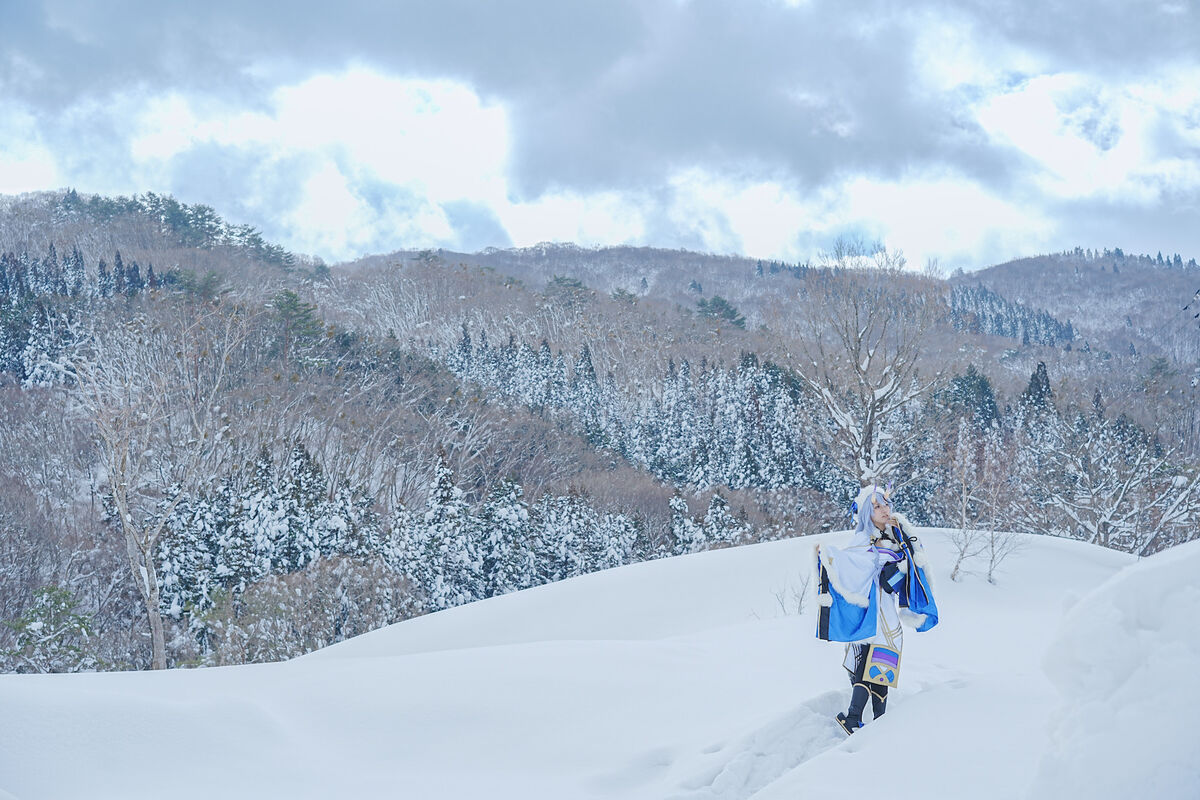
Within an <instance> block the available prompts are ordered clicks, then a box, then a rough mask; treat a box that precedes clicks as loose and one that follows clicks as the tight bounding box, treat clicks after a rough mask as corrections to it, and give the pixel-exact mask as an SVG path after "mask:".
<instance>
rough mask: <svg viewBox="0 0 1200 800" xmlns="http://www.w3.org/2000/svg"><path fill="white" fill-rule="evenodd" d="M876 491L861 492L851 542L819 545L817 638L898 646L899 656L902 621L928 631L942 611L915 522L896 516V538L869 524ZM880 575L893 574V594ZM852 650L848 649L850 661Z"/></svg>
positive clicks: (891, 584) (901, 641) (889, 575)
mask: <svg viewBox="0 0 1200 800" xmlns="http://www.w3.org/2000/svg"><path fill="white" fill-rule="evenodd" d="M876 491H877V490H876V489H875V487H871V488H870V489H865V490H864V491H863V493H861V494H860V496H859V500H858V501H857V503H856V505H855V507H854V511H855V512H856V516H857V520H856V522H857V523H858V524H857V526H856V530H855V533H854V538H853V539H852V540H851V543H850V545H849V546H847V547H844V548H839V547H834V546H832V545H822V546H818V547H817V551H816V556H817V574H818V577H819V585H818V597H817V602H818V617H817V637H818V638H820V639H824V640H826V641H831V642H849V643H860V644H877V645H883V646H885V647H888V648H890V649H892V650H895V652H896V654H897V658H898V656H899V653H900V651H901V648H902V647H903V634H902V628H901V625H900V622H901V621H903V622H905V623H906V624H908V625H911V626H912V627H914V628H916V630H917V631H918V632H924V631H927V630H929V629H931V628H932V627H933V626H935V625H937V623H938V610H937V604H936V603H935V602H934V599H933V587H932V584H931V580H930V576H929V574H928V572H927V566H928V562H927V559H926V557H925V550H924V548H923V547H922V546H921V543H920V542H919V541H917V540H915V539H913V538H912V537H911V536H910V535H909V530H912V526H911V524H910V523H909V522H908V520H906V519H905V518H904V517H903V515H901V514H893V516H894V517H895V518H896V521H897V522H898V523H899V524H898V525H894V526H892V529H891V531H890V532H889V533H890V538H891V540H892V541H889V540H888V538H880V532H879V531H878V530H876V529H875V527H874V526H873V525H872V524H871V523H870V513H871V498H872V496H873V495H874V494H875V493H876ZM880 494H881V493H880ZM864 522H865V523H866V524H864ZM889 564H895V565H896V570H895V571H893V570H890V569H888V570H886V571H885V568H887V566H888V565H889ZM881 573H884V574H885V575H887V576H888V577H886V578H885V580H886V581H887V583H888V586H889V587H890V588H892V589H893V591H892V592H891V593H888V592H886V591H884V590H883V589H882V588H881V586H880V574H881ZM851 650H852V649H851V648H848V649H847V661H848V662H849V661H850V660H851V659H852V655H851Z"/></svg>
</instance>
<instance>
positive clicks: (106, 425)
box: [64, 300, 245, 669]
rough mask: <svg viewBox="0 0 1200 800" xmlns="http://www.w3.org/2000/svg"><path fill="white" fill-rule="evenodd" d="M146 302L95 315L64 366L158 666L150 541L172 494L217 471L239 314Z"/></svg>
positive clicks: (156, 592) (161, 656)
mask: <svg viewBox="0 0 1200 800" xmlns="http://www.w3.org/2000/svg"><path fill="white" fill-rule="evenodd" d="M147 302H148V305H147V307H146V308H145V310H144V312H143V313H140V314H138V315H137V316H135V317H132V318H130V319H126V320H120V319H102V320H99V321H98V322H97V323H96V324H95V325H94V327H93V328H92V331H91V335H90V336H88V337H87V338H86V339H85V342H84V344H83V345H82V346H81V347H80V348H79V349H78V350H77V351H75V352H74V353H73V354H72V355H71V356H70V357H69V360H68V361H67V363H66V364H65V365H64V366H65V367H66V369H67V370H68V372H69V373H70V374H71V375H72V376H73V379H74V389H73V396H74V399H75V401H76V409H77V411H78V412H79V413H80V414H81V415H82V416H83V417H84V418H86V419H87V420H88V421H89V422H91V423H92V425H93V426H94V430H95V434H96V439H97V442H98V444H99V449H100V460H101V464H102V466H103V469H104V471H105V475H104V480H105V483H106V489H107V492H106V494H107V497H106V500H107V501H108V502H109V503H111V512H112V515H113V517H115V522H116V524H117V526H118V527H119V528H120V530H121V533H122V535H123V537H124V541H125V549H126V557H127V560H128V564H129V569H130V571H131V573H132V576H133V579H134V583H135V584H136V585H137V588H138V591H139V593H140V594H141V597H142V600H143V602H144V603H145V606H146V615H147V618H148V620H149V625H150V634H151V646H152V650H153V652H152V657H151V666H152V668H154V669H165V668H166V648H165V643H164V635H163V622H162V616H161V614H160V611H159V600H160V587H159V581H158V575H157V569H156V547H157V544H158V541H159V538H160V537H161V535H162V533H163V531H164V529H165V527H166V525H167V522H168V520H169V519H170V517H171V514H172V512H173V511H174V510H175V508H176V506H177V505H178V503H179V502H180V501H181V500H182V499H183V498H184V497H185V496H186V494H187V493H189V492H191V491H194V490H195V487H196V485H197V483H198V481H199V480H200V479H201V477H202V476H204V475H205V474H214V473H215V469H216V464H215V461H216V459H217V456H218V455H219V454H220V452H221V450H222V449H223V447H224V446H225V442H226V439H227V437H228V436H229V409H227V408H223V407H222V402H223V399H224V394H225V392H226V390H227V389H228V385H229V377H230V367H231V365H232V364H233V363H234V357H235V354H236V351H237V350H238V348H239V346H240V345H241V343H242V340H243V338H244V329H245V317H244V315H243V314H242V313H241V311H240V310H238V309H236V308H225V307H219V306H212V305H203V306H195V305H190V304H184V303H179V302H175V301H173V300H149V301H147Z"/></svg>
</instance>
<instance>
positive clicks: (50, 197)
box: [0, 189, 323, 275]
mask: <svg viewBox="0 0 1200 800" xmlns="http://www.w3.org/2000/svg"><path fill="white" fill-rule="evenodd" d="M51 245H53V246H54V247H55V248H56V249H57V250H58V251H59V252H62V253H68V252H70V251H71V250H78V251H79V252H80V254H81V255H82V256H83V257H84V258H85V259H86V260H88V261H90V262H93V263H94V262H96V261H98V260H99V259H101V258H104V259H107V260H108V261H110V262H111V261H112V259H113V256H114V254H115V253H116V252H122V253H124V256H125V258H126V259H133V260H137V261H141V262H143V263H146V262H150V263H155V262H157V263H159V264H160V271H162V269H163V268H179V269H186V270H191V271H195V272H199V273H204V272H206V271H208V270H215V271H217V272H218V273H219V274H222V275H224V274H227V273H229V272H231V271H233V270H239V271H253V270H267V271H269V272H279V271H292V270H298V271H300V272H310V271H314V270H316V271H320V270H321V269H322V268H323V265H322V264H321V262H320V260H319V259H312V258H308V257H305V256H297V255H296V254H294V253H291V252H288V250H286V249H285V248H283V247H282V246H280V245H278V244H273V243H271V242H268V241H266V240H265V239H264V238H263V236H262V234H261V233H260V232H259V231H258V230H256V229H255V228H254V227H253V226H250V225H244V224H235V223H231V222H228V221H226V220H224V219H222V218H221V216H220V215H219V214H217V212H216V211H215V210H214V209H213V208H212V207H210V206H206V205H203V204H187V203H181V202H180V201H178V200H176V199H175V198H173V197H171V196H170V195H160V194H155V193H153V192H147V193H145V194H141V195H134V196H133V197H104V196H101V195H83V194H79V193H78V192H76V191H75V190H73V189H69V190H67V191H61V192H35V193H30V194H25V195H21V196H18V197H12V196H0V252H7V253H12V254H14V255H20V254H22V253H26V254H30V255H32V256H35V257H36V256H41V255H43V254H45V253H46V252H47V250H48V249H49V247H50V246H51Z"/></svg>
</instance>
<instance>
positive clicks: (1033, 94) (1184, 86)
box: [978, 70, 1200, 204]
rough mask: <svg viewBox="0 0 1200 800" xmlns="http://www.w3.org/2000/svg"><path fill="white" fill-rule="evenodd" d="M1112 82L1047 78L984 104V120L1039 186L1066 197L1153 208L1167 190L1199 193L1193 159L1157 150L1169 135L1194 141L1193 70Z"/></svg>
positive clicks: (1196, 95) (1199, 108)
mask: <svg viewBox="0 0 1200 800" xmlns="http://www.w3.org/2000/svg"><path fill="white" fill-rule="evenodd" d="M1186 74H1188V75H1190V76H1191V78H1192V80H1187V79H1185V78H1184V77H1183V75H1180V74H1169V73H1168V74H1164V75H1160V76H1155V77H1154V79H1152V80H1151V79H1147V80H1145V81H1139V82H1136V83H1134V82H1129V83H1121V84H1113V83H1111V82H1107V81H1102V80H1101V79H1100V78H1098V77H1095V76H1089V75H1082V74H1078V73H1059V74H1053V75H1042V76H1038V77H1036V78H1033V79H1030V80H1029V81H1027V82H1026V83H1024V84H1022V85H1021V86H1020V87H1018V88H1017V89H1015V90H1013V91H1010V92H1006V93H1004V94H1000V95H996V96H994V97H991V98H989V99H988V100H987V101H985V102H984V103H982V104H981V105H980V107H979V109H978V120H979V122H980V124H981V125H983V127H984V129H985V130H986V131H987V132H988V134H989V135H990V136H991V137H993V139H994V140H995V141H997V142H999V143H1002V144H1006V145H1009V146H1011V147H1014V148H1016V149H1017V150H1019V151H1020V152H1021V153H1023V154H1024V155H1025V156H1027V157H1028V158H1029V159H1030V161H1031V163H1032V164H1033V165H1034V167H1035V169H1036V170H1037V171H1036V173H1035V175H1034V176H1033V180H1034V183H1035V185H1036V186H1037V187H1038V188H1039V189H1040V190H1042V191H1043V192H1044V193H1045V194H1046V195H1047V196H1049V197H1054V198H1059V199H1068V200H1069V199H1105V200H1120V201H1122V202H1130V201H1133V202H1139V203H1147V204H1148V203H1153V202H1156V201H1157V200H1159V199H1160V193H1161V191H1162V190H1163V188H1164V185H1165V184H1171V185H1173V186H1174V187H1175V188H1186V189H1197V188H1200V170H1198V169H1197V166H1196V165H1195V163H1194V162H1193V161H1192V160H1191V159H1187V158H1183V159H1181V158H1178V157H1175V156H1171V155H1168V154H1164V153H1161V152H1159V151H1158V149H1157V147H1156V144H1155V140H1156V138H1157V136H1158V134H1159V131H1161V130H1162V129H1164V126H1165V128H1166V129H1168V130H1170V131H1172V132H1173V133H1175V134H1177V135H1179V136H1181V137H1184V138H1192V139H1193V140H1195V138H1196V137H1197V128H1196V125H1195V122H1194V120H1195V119H1196V117H1197V115H1198V114H1200V85H1198V84H1197V83H1195V82H1193V81H1194V77H1195V76H1194V70H1193V71H1191V72H1190V73H1186Z"/></svg>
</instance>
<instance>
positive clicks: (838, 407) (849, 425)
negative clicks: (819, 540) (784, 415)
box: [796, 243, 940, 485]
mask: <svg viewBox="0 0 1200 800" xmlns="http://www.w3.org/2000/svg"><path fill="white" fill-rule="evenodd" d="M830 258H831V259H832V263H831V265H830V267H831V269H830V271H829V273H828V274H827V276H826V278H825V280H824V281H823V282H822V285H821V287H820V289H819V297H818V303H817V305H816V308H818V309H820V310H821V311H820V313H822V314H823V316H822V317H821V318H820V319H814V320H812V321H811V322H812V328H813V331H812V335H811V338H810V339H809V340H808V341H807V342H806V343H805V344H804V345H802V348H803V360H802V362H801V363H800V364H799V365H798V367H797V370H796V371H797V372H798V373H799V374H800V375H801V377H802V378H803V379H804V381H805V383H807V385H808V386H809V387H810V388H811V389H812V390H813V391H814V392H815V393H816V395H817V397H818V398H819V399H820V402H821V405H822V408H823V411H824V413H825V414H826V415H827V416H828V417H829V419H831V420H832V422H833V427H832V435H831V437H830V439H831V441H830V442H829V443H828V444H829V445H830V446H831V451H832V453H833V456H834V458H835V460H836V462H837V463H838V465H839V466H841V467H842V468H843V469H845V470H846V471H847V472H849V473H850V474H851V475H854V476H856V477H857V478H858V480H859V481H860V482H862V484H863V485H866V484H868V483H871V482H873V481H876V480H878V479H879V478H880V477H882V476H884V475H887V474H889V473H891V472H892V471H893V470H894V468H895V467H896V465H897V463H898V462H899V460H900V458H901V457H902V454H903V453H904V451H905V449H906V448H907V447H908V446H910V445H911V444H912V443H913V442H915V441H916V440H917V439H918V438H919V437H920V436H922V435H923V433H924V432H923V431H922V430H921V429H920V427H919V426H904V425H900V424H897V423H899V422H900V421H901V416H902V414H901V412H902V411H903V410H905V409H906V408H907V407H909V406H910V405H911V404H913V403H914V402H915V401H917V400H919V399H920V398H921V397H923V396H924V395H925V394H926V393H927V392H929V391H930V390H931V389H932V388H933V386H934V385H935V383H936V381H937V377H935V378H933V379H931V380H924V381H923V380H921V379H919V377H918V374H917V360H918V357H919V355H920V352H921V344H922V340H923V338H924V336H925V334H926V332H927V331H928V330H929V328H930V326H931V325H932V324H933V321H934V319H935V315H936V308H937V306H938V303H939V302H940V295H939V294H938V293H937V292H935V291H933V290H932V289H931V287H929V286H927V285H926V283H927V282H926V281H923V280H922V279H921V278H919V277H916V276H911V275H908V274H906V273H904V272H903V271H902V268H903V265H904V259H903V256H902V255H900V254H889V253H888V252H887V251H886V250H883V249H882V248H881V247H878V246H876V247H875V248H873V249H870V250H864V249H862V248H861V247H860V246H857V245H847V244H845V243H839V249H837V250H835V252H834V253H833V254H832V256H831V257H830ZM863 263H870V264H872V265H873V266H872V267H871V268H870V269H859V268H855V267H857V266H859V265H860V264H863ZM846 265H849V266H846ZM910 478H911V476H910Z"/></svg>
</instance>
